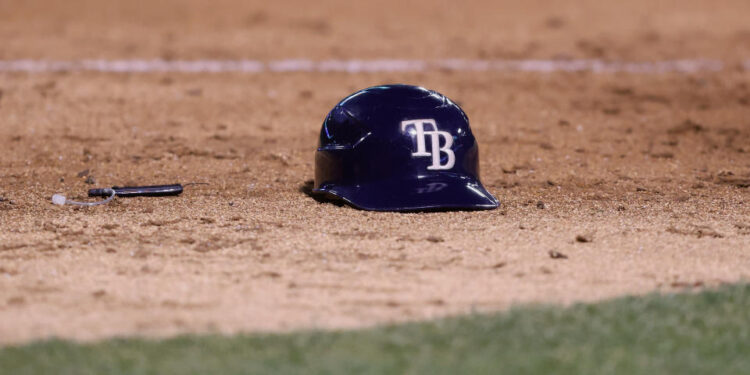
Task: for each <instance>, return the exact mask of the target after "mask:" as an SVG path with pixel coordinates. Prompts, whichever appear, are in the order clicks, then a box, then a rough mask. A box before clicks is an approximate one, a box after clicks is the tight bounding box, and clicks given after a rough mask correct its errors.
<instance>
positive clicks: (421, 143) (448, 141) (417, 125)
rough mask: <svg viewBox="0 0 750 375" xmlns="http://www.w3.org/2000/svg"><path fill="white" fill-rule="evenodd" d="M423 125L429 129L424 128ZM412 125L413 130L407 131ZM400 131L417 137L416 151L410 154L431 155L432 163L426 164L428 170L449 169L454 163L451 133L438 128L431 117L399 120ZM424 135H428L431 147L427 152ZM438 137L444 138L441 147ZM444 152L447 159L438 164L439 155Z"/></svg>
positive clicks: (454, 156) (454, 155)
mask: <svg viewBox="0 0 750 375" xmlns="http://www.w3.org/2000/svg"><path fill="white" fill-rule="evenodd" d="M425 126H428V127H430V128H431V129H426V128H425ZM409 127H413V128H414V130H413V131H409V130H408V128H409ZM401 131H402V132H405V133H409V134H411V135H413V136H415V137H417V152H413V153H412V154H411V155H412V156H418V157H419V156H431V157H432V165H430V166H428V167H427V169H430V170H442V169H451V168H453V165H454V164H456V154H455V153H453V150H451V146H453V137H452V136H451V133H448V132H445V131H440V130H438V127H437V124H436V123H435V120H433V119H420V120H406V121H401ZM426 137H430V141H431V142H430V143H431V148H430V151H429V152H427V145H426V143H427V141H426ZM440 138H442V139H444V140H445V144H444V145H443V147H440ZM441 154H445V155H446V156H447V157H448V160H447V161H446V162H445V164H440V159H441V158H440V155H441Z"/></svg>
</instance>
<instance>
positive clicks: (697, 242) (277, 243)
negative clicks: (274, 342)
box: [0, 0, 750, 344]
mask: <svg viewBox="0 0 750 375" xmlns="http://www.w3.org/2000/svg"><path fill="white" fill-rule="evenodd" d="M749 15H750V2H747V1H727V2H709V1H703V2H697V1H671V2H653V1H646V0H637V1H628V2H601V1H577V2H576V3H571V2H568V3H554V4H547V3H546V2H536V1H531V2H518V1H500V2H498V1H476V2H474V1H470V2H461V1H452V2H434V1H424V2H404V1H377V2H375V1H373V2H357V1H342V2H332V1H317V2H315V3H314V4H313V3H311V2H307V1H295V2H283V4H282V3H281V2H278V4H277V3H270V2H267V1H262V2H261V1H259V2H247V1H211V2H198V1H192V0H190V1H160V2H158V4H154V3H152V2H146V1H143V2H114V1H79V0H71V1H65V2H42V1H2V2H0V41H2V42H0V61H14V60H19V59H32V60H33V61H37V62H39V61H79V60H87V59H102V60H104V61H110V60H128V59H138V60H152V59H164V60H190V61H198V60H204V59H211V60H237V59H252V60H257V61H277V60H280V59H309V60H313V61H324V60H330V59H340V60H372V59H408V60H425V61H434V60H437V59H446V58H460V59H468V60H482V61H490V60H503V61H506V60H512V61H516V60H528V59H568V60H570V59H574V60H579V59H598V60H601V61H610V62H648V61H652V62H654V61H656V62H658V61H668V60H675V59H689V60H691V61H698V60H711V61H715V62H717V63H716V64H709V68H706V69H698V71H692V72H686V71H684V70H685V69H672V68H670V69H662V70H659V69H644V71H642V72H640V73H635V72H601V73H597V72H592V71H579V72H562V71H551V72H518V71H473V72H472V71H462V70H461V69H458V70H451V69H432V70H426V71H398V70H399V69H394V70H395V71H390V72H389V71H379V72H370V73H368V72H357V73H346V72H317V71H313V72H305V71H301V72H260V73H240V72H224V73H180V72H170V71H162V72H138V73H100V72H90V71H73V72H69V71H61V72H45V71H37V72H24V71H8V70H5V71H0V344H8V343H23V342H27V341H29V340H34V339H41V338H47V337H50V336H57V337H62V338H73V339H83V340H90V339H98V338H106V337H111V336H120V335H145V336H167V335H173V334H178V333H192V332H214V333H235V332H255V331H288V330H292V329H299V328H332V327H335V328H348V327H363V326H371V325H375V324H380V323H387V322H400V321H412V320H423V319H428V318H434V317H439V316H446V315H454V314H463V313H468V312H472V311H496V310H501V309H505V308H507V307H509V306H511V305H513V304H518V303H534V302H544V303H562V304H567V303H571V302H574V301H596V300H600V299H603V298H608V297H615V296H620V295H625V294H643V293H647V292H651V291H655V290H657V291H675V290H681V289H684V288H703V287H708V286H715V285H719V284H724V283H734V282H738V281H741V280H747V279H748V278H750V188H749V187H750V63H748V61H750V22H749V20H750V18H749V17H748V16H749ZM686 64H687V65H689V66H692V65H691V64H692V63H690V62H688V63H686ZM0 65H1V64H0ZM42 70H44V69H42ZM63 70H64V69H63ZM552 70H554V69H552ZM688 70H689V69H688ZM382 83H408V84H416V85H422V86H425V87H428V88H430V89H434V90H437V91H439V92H441V93H443V94H445V95H446V96H448V97H449V98H451V99H453V100H455V101H456V102H458V103H459V104H460V105H461V106H462V107H463V108H464V110H465V111H466V112H467V114H468V115H469V118H470V121H471V126H472V129H473V131H474V134H475V136H476V137H477V139H478V142H479V146H480V163H481V177H482V180H483V182H484V184H485V186H486V187H487V189H488V190H489V191H490V192H492V193H493V194H494V195H495V196H496V197H497V198H498V199H499V200H500V202H501V207H500V208H499V209H497V210H493V211H483V212H442V213H409V214H398V213H372V212H364V211H359V210H355V209H352V208H350V207H346V206H344V207H340V206H337V205H334V204H328V203H319V202H317V201H315V200H313V199H312V198H310V197H309V196H308V195H307V194H306V192H307V191H309V189H310V186H311V182H310V181H311V180H312V178H313V154H314V151H315V148H316V144H317V137H318V133H319V131H320V125H321V123H322V121H323V119H324V117H325V115H326V114H327V112H328V111H329V110H330V109H331V108H332V107H333V106H334V105H335V104H336V103H337V102H338V101H339V100H340V99H341V98H342V97H344V96H346V95H348V94H349V93H351V92H353V91H356V90H358V89H361V88H365V87H368V86H371V85H375V84H382ZM174 182H181V183H191V182H197V183H206V184H205V185H191V186H188V187H186V191H185V193H184V194H183V195H181V196H179V197H173V198H135V199H117V200H115V201H114V202H113V203H111V204H109V205H106V206H101V207H95V208H89V209H77V208H73V207H70V206H64V207H60V206H54V205H52V204H51V202H50V197H51V196H52V194H55V193H62V194H65V195H66V196H68V198H81V199H85V197H84V195H85V192H86V190H87V189H89V188H93V187H109V186H112V185H124V184H139V185H145V184H166V183H174Z"/></svg>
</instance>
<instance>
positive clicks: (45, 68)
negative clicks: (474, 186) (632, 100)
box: [0, 59, 750, 73]
mask: <svg viewBox="0 0 750 375" xmlns="http://www.w3.org/2000/svg"><path fill="white" fill-rule="evenodd" d="M743 64H744V68H745V70H747V71H750V61H745V62H744V63H743ZM723 69H724V63H723V62H721V61H718V60H705V59H683V60H665V61H651V62H628V61H604V60H586V59H583V60H465V59H442V60H394V59H375V60H320V61H316V60H307V59H298V60H273V61H261V60H158V59H156V60H76V61H52V60H0V72H27V73H46V72H105V73H152V72H179V73H223V72H238V73H264V72H345V73H375V72H424V71H460V72H489V71H497V72H540V73H551V72H592V73H616V72H624V73H672V72H674V73H696V72H718V71H721V70H723Z"/></svg>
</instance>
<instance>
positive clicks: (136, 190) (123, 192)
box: [89, 184, 182, 197]
mask: <svg viewBox="0 0 750 375" xmlns="http://www.w3.org/2000/svg"><path fill="white" fill-rule="evenodd" d="M107 190H108V189H91V190H89V197H108V196H109V195H110V194H111V193H108V192H107ZM112 190H114V191H115V195H116V196H118V197H165V196H170V195H180V193H182V185H180V184H172V185H152V186H122V187H121V186H113V187H112Z"/></svg>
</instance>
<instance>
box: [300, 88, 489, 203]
mask: <svg viewBox="0 0 750 375" xmlns="http://www.w3.org/2000/svg"><path fill="white" fill-rule="evenodd" d="M313 192H314V193H316V194H326V195H329V196H331V195H332V196H335V197H338V198H341V199H343V200H344V201H346V202H348V203H349V204H351V205H353V206H355V207H357V208H361V209H365V210H375V211H415V210H434V209H491V208H496V207H497V206H498V201H497V199H495V197H493V196H492V194H490V193H489V192H488V191H487V190H485V188H484V187H483V186H482V184H481V182H480V181H479V160H478V148H477V142H476V140H475V139H474V135H473V134H472V133H471V129H470V128H469V119H468V118H467V116H466V114H465V113H464V111H463V110H461V108H460V107H459V106H458V105H456V104H455V103H454V102H452V101H451V100H450V99H448V98H446V97H445V96H443V95H441V94H439V93H437V92H435V91H431V90H428V89H425V88H422V87H417V86H409V85H386V86H375V87H370V88H367V89H364V90H361V91H358V92H356V93H354V94H352V95H350V96H348V97H346V98H344V99H343V100H342V101H341V102H339V103H338V104H337V105H336V107H334V108H333V110H331V112H330V113H329V114H328V116H327V117H326V119H325V122H324V123H323V128H322V130H321V132H320V142H319V145H318V150H317V152H316V153H315V185H314V188H313Z"/></svg>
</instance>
